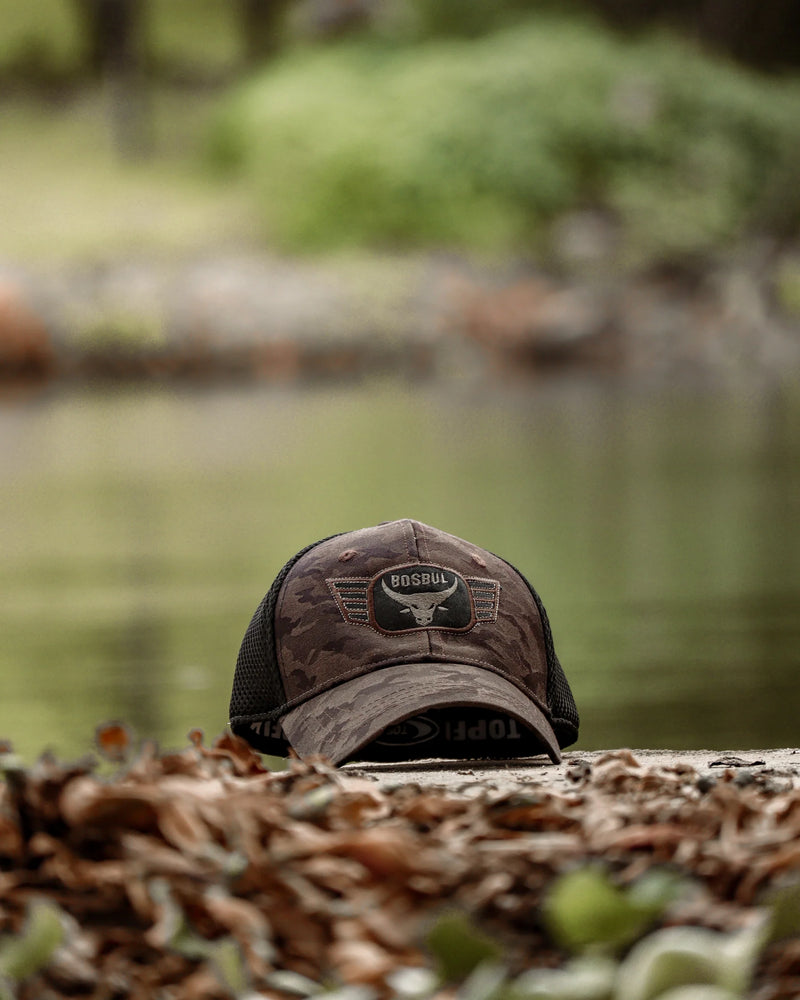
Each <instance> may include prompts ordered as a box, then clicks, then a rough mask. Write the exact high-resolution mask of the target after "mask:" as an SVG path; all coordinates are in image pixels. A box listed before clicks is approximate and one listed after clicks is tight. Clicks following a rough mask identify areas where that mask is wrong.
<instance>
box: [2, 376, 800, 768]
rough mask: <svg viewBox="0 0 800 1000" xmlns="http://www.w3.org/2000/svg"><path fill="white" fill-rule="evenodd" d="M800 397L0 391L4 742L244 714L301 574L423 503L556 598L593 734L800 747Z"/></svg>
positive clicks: (597, 738)
mask: <svg viewBox="0 0 800 1000" xmlns="http://www.w3.org/2000/svg"><path fill="white" fill-rule="evenodd" d="M799 418H800V393H798V391H796V389H795V390H782V391H780V392H774V393H771V394H747V393H743V392H739V393H734V392H727V393H709V392H708V391H707V390H706V391H703V392H700V391H698V392H691V391H683V392H680V393H678V392H665V391H660V392H654V391H653V390H648V391H647V392H644V391H638V392H637V391H634V390H630V389H627V390H622V389H620V388H619V387H618V386H616V387H615V386H597V385H594V386H587V385H576V384H561V385H554V386H544V387H542V386H540V385H538V384H537V385H534V386H528V387H527V388H523V387H518V388H515V389H513V390H508V389H506V390H504V391H501V390H499V389H495V388H491V387H489V386H487V385H472V384H470V385H437V384H431V385H427V386H423V387H416V388H415V387H410V386H407V385H404V384H397V383H394V382H391V381H387V382H381V383H374V382H373V383H367V384H365V385H363V386H358V387H352V386H350V387H342V388H336V389H330V388H308V389H303V390H298V389H292V390H289V389H286V390H283V389H269V388H251V389H242V388H226V389H214V390H208V391H206V392H188V391H187V392H175V391H172V390H168V389H164V388H162V389H152V390H147V391H142V390H126V391H117V392H110V391H100V390H98V391H94V392H80V393H77V392H76V393H71V394H63V395H53V396H52V397H46V398H39V399H37V400H34V401H28V402H25V403H20V402H6V403H3V404H2V405H0V525H2V560H1V561H0V594H1V595H2V601H1V602H0V630H2V645H1V647H0V684H2V698H1V699H0V737H7V738H10V739H11V740H12V741H13V743H14V745H15V747H16V748H17V749H18V750H19V751H20V752H21V753H23V755H25V756H26V758H29V759H30V758H31V757H33V756H35V755H37V754H38V753H39V752H40V751H41V750H42V749H43V748H44V747H45V746H52V747H54V748H55V749H56V751H57V752H58V753H59V754H65V755H74V754H77V753H81V752H83V751H84V750H86V749H87V748H88V746H89V744H90V741H91V737H92V733H93V731H94V726H95V724H96V723H97V722H100V721H102V720H105V719H108V718H112V717H115V718H124V719H126V720H128V721H129V722H130V723H132V725H133V726H134V727H135V728H136V729H137V731H138V732H139V733H140V734H142V735H143V736H147V737H153V738H156V739H158V740H159V741H160V742H161V743H162V744H164V745H167V746H176V745H177V746H180V745H184V744H185V736H186V733H187V732H188V730H189V729H191V728H192V727H195V726H199V727H201V728H203V729H204V730H205V731H206V734H207V735H208V736H213V735H216V734H217V733H218V732H219V731H221V730H222V728H223V727H224V725H225V722H226V712H227V703H228V696H229V690H230V682H231V678H232V672H233V664H234V662H235V658H236V653H237V650H238V646H239V642H240V641H241V637H242V635H243V633H244V630H245V628H246V626H247V623H248V621H249V619H250V616H251V614H252V611H253V609H254V608H255V606H256V604H257V603H258V601H259V600H260V598H261V596H262V595H263V593H264V592H265V591H266V589H267V588H268V587H269V585H270V583H271V581H272V579H273V577H274V576H275V574H276V573H277V571H278V570H279V569H280V567H281V565H282V564H283V563H284V562H285V561H286V559H288V558H289V557H290V556H291V555H293V554H294V552H295V551H297V550H298V549H299V548H301V547H302V546H304V545H306V544H307V543H309V542H311V541H314V540H315V539H317V538H321V537H323V536H326V535H329V534H331V533H333V532H336V531H340V530H347V529H349V528H353V527H359V526H362V525H365V524H373V523H376V522H378V521H381V520H387V519H390V518H394V517H402V516H413V517H417V518H420V519H421V520H424V521H427V522H429V523H432V524H435V525H438V526H440V527H442V528H445V529H447V530H449V531H452V532H454V533H455V534H459V535H462V536H465V537H467V538H469V539H470V540H472V541H474V542H476V543H477V544H480V545H483V546H484V547H486V548H489V549H491V550H493V551H496V552H498V553H499V554H500V555H503V556H505V557H506V558H508V559H509V560H510V561H512V562H514V563H515V564H516V565H517V566H518V567H519V568H520V569H521V570H522V571H523V572H524V573H525V574H526V576H528V577H529V579H530V580H531V581H532V582H533V583H534V585H535V586H536V587H537V589H538V590H539V591H540V593H541V595H542V597H543V599H544V601H545V604H546V606H547V608H548V611H549V613H550V617H551V621H552V625H553V630H554V635H555V639H556V646H557V649H558V651H559V655H560V658H561V660H562V662H563V664H564V667H565V669H566V671H567V674H568V676H569V677H570V680H571V682H572V684H573V688H574V690H575V694H576V698H577V700H578V705H579V708H580V710H581V715H582V727H581V740H580V742H579V744H578V746H579V747H584V748H587V749H588V748H599V747H604V746H625V745H627V746H652V747H658V746H666V747H675V748H701V747H708V748H720V749H721V748H727V747H732V748H736V747H738V748H745V747H767V746H797V745H798V744H800V733H799V732H798V724H797V718H798V713H799V710H800V695H798V693H797V681H796V678H797V667H798V664H800V531H798V528H799V527H800V419H799Z"/></svg>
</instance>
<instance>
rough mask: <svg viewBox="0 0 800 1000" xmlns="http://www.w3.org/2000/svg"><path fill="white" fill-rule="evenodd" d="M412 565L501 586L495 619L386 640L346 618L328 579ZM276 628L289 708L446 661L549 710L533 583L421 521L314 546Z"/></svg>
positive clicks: (284, 599)
mask: <svg viewBox="0 0 800 1000" xmlns="http://www.w3.org/2000/svg"><path fill="white" fill-rule="evenodd" d="M409 563H420V564H431V565H436V566H442V567H445V568H447V569H451V570H454V571H455V572H457V573H459V574H460V575H461V576H463V577H467V578H468V577H474V576H480V577H485V578H491V579H495V580H498V581H499V582H500V597H499V606H498V613H497V621H496V622H480V623H478V624H476V625H475V626H474V628H472V629H471V630H470V631H468V632H460V633H458V632H448V631H444V630H437V629H436V628H431V627H429V628H420V629H414V630H411V631H406V632H402V633H397V634H393V635H383V634H380V633H379V632H377V631H375V630H374V629H372V628H371V627H370V626H368V625H359V624H353V623H349V622H346V621H345V620H344V618H343V616H342V614H341V612H340V611H339V608H338V606H337V604H336V600H335V598H334V596H333V594H332V593H331V591H330V589H329V587H328V584H327V582H326V581H327V580H328V579H330V578H332V577H336V578H341V577H347V576H353V577H373V576H375V575H376V574H378V573H381V572H384V571H386V570H387V569H388V568H389V567H391V566H400V565H404V564H409ZM275 632H276V646H277V649H278V658H279V664H280V668H281V673H282V675H283V679H284V686H285V690H286V696H287V700H288V703H289V706H290V707H291V706H292V705H295V704H298V703H300V702H301V701H303V700H305V699H307V698H309V697H311V696H313V695H315V694H317V693H318V692H320V691H323V690H326V689H328V688H330V687H332V686H333V685H335V684H337V683H340V682H341V681H344V680H348V679H350V678H352V677H358V676H360V675H362V674H365V673H369V672H370V671H372V670H374V669H376V668H379V667H382V666H387V665H389V664H394V663H403V662H407V663H408V662H416V661H420V660H423V661H427V660H431V661H437V660H438V661H440V662H449V663H465V664H473V665H476V666H480V667H484V668H486V669H489V670H492V671H495V672H497V673H499V674H501V675H502V676H504V677H506V678H507V679H508V680H510V681H511V682H512V683H514V684H515V685H516V686H518V687H520V688H523V689H525V690H526V692H527V693H528V695H529V696H532V697H533V699H534V700H535V701H536V703H537V704H538V705H539V706H540V707H541V708H543V709H544V710H545V712H547V705H546V699H545V691H546V678H547V665H546V655H545V648H544V640H543V631H542V625H541V621H540V618H539V614H538V610H537V608H536V605H535V602H534V601H533V599H532V597H531V593H530V591H529V590H528V587H527V586H526V584H525V582H524V581H523V580H522V579H521V578H520V577H519V576H518V575H517V574H516V573H514V572H513V570H511V568H510V567H509V566H508V564H507V563H505V562H504V561H503V560H501V559H499V558H497V557H496V556H493V555H492V554H491V553H489V552H486V551H485V550H483V549H479V548H477V547H476V546H473V545H472V544H470V543H469V542H465V541H463V540H462V539H458V538H456V537H455V536H452V535H448V534H446V533H445V532H441V531H438V530H434V529H431V528H428V527H427V526H426V525H423V524H421V523H419V522H416V521H397V522H392V523H391V524H387V525H383V526H379V527H378V528H364V529H361V530H359V531H355V532H350V533H348V534H345V535H340V536H337V537H335V538H332V539H329V540H328V541H326V542H322V543H321V544H320V545H317V546H315V547H314V548H313V549H311V550H310V551H309V552H308V553H306V555H304V556H303V557H302V558H301V559H299V560H298V561H297V563H295V565H294V566H293V567H292V570H291V571H290V573H289V575H288V577H287V579H286V581H285V583H284V587H283V590H282V593H281V596H280V599H279V601H278V604H277V607H276V610H275ZM431 669H435V668H434V667H432V668H431Z"/></svg>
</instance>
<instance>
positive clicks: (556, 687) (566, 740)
mask: <svg viewBox="0 0 800 1000" xmlns="http://www.w3.org/2000/svg"><path fill="white" fill-rule="evenodd" d="M498 558H499V557H498ZM503 562H506V565H508V566H510V567H511V569H513V570H514V572H515V573H516V574H517V576H519V577H520V578H521V579H522V580H524V581H525V585H526V586H527V588H528V590H529V591H530V592H531V596H532V597H533V599H534V601H535V602H536V607H537V608H538V609H539V617H540V618H541V619H542V629H543V631H544V648H545V655H546V656H547V692H546V693H547V705H548V708H549V709H550V712H551V715H552V719H551V721H552V724H553V732H554V733H555V734H556V738H557V739H558V745H559V746H560V747H562V748H563V747H568V746H569V745H570V744H572V743H574V742H575V740H577V738H578V727H579V725H580V717H579V715H578V707H577V705H576V704H575V697H574V695H573V694H572V689H571V688H570V686H569V681H568V680H567V677H566V674H565V673H564V669H563V667H562V666H561V663H560V662H559V659H558V656H557V655H556V650H555V646H554V644H553V633H552V632H551V630H550V619H549V618H548V617H547V612H546V611H545V609H544V604H542V599H541V597H539V595H538V594H537V593H536V591H535V590H534V589H533V587H532V586H531V584H530V582H529V581H528V580H527V579H526V578H525V576H524V575H523V574H522V573H520V571H519V570H518V569H517V568H516V567H515V566H511V563H509V562H507V561H506V560H505V559H504V560H503Z"/></svg>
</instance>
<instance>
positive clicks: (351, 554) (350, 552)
mask: <svg viewBox="0 0 800 1000" xmlns="http://www.w3.org/2000/svg"><path fill="white" fill-rule="evenodd" d="M357 555H358V552H356V550H355V549H344V550H343V551H342V552H340V553H339V562H341V563H346V562H350V560H351V559H355V557H356V556H357Z"/></svg>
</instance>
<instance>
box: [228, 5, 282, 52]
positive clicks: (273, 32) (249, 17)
mask: <svg viewBox="0 0 800 1000" xmlns="http://www.w3.org/2000/svg"><path fill="white" fill-rule="evenodd" d="M290 4H291V0H239V17H240V24H241V31H242V40H243V48H244V53H245V60H246V62H247V63H248V64H249V65H254V64H256V63H259V62H261V61H262V60H263V59H268V58H269V57H270V56H273V55H275V53H276V52H277V51H278V49H279V48H280V44H281V28H282V25H283V18H284V16H285V14H286V10H287V9H288V7H289V6H290Z"/></svg>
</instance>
